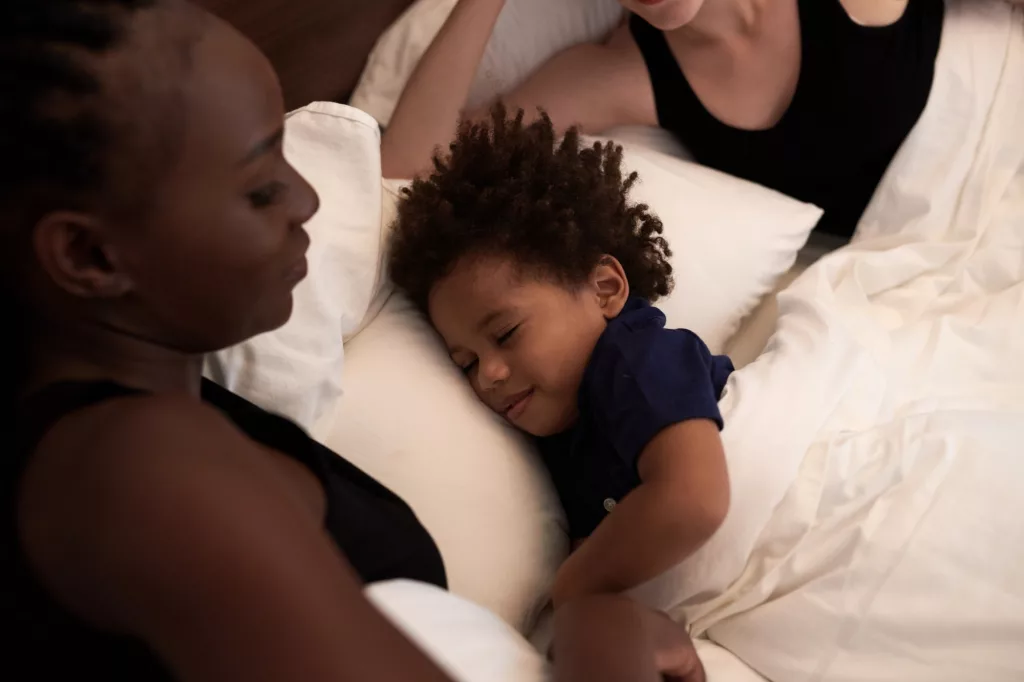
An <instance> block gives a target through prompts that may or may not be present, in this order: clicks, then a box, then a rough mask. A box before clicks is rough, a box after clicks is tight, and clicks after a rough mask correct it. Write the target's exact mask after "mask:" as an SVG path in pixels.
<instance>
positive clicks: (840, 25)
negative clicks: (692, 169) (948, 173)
mask: <svg viewBox="0 0 1024 682" xmlns="http://www.w3.org/2000/svg"><path fill="white" fill-rule="evenodd" d="M798 5H799V14H800V39H801V41H802V52H801V54H802V59H801V67H800V68H801V70H800V76H799V81H798V83H797V87H796V92H795V94H794V95H793V100H792V102H791V104H790V106H789V108H788V109H787V111H786V112H785V114H784V115H783V117H782V119H781V120H780V121H779V122H778V123H777V124H776V125H775V126H774V127H772V128H769V129H767V130H757V131H750V130H743V129H739V128H734V127H732V126H729V125H726V124H724V123H722V122H721V121H719V120H718V119H717V118H715V117H714V116H713V115H712V114H711V113H710V112H708V110H707V109H705V108H704V105H703V104H702V103H701V101H700V99H699V98H698V97H697V95H696V94H695V93H694V91H693V89H692V88H691V87H690V84H689V82H688V81H687V80H686V76H685V75H684V73H683V70H682V69H681V68H680V66H679V63H678V62H677V61H676V59H675V55H674V54H673V53H672V50H671V48H670V47H669V44H668V41H667V40H666V38H665V34H664V33H662V32H661V31H659V30H658V29H656V28H654V27H653V26H651V25H650V24H648V23H647V22H646V21H644V20H643V19H641V18H640V17H638V16H636V15H633V16H632V17H631V18H630V31H631V33H632V35H633V39H634V40H635V41H636V44H637V46H638V47H639V48H640V52H641V53H642V54H643V57H644V61H645V62H646V64H647V70H648V72H649V74H650V77H651V85H652V87H653V89H654V99H655V104H656V107H657V113H658V122H659V123H660V125H661V127H663V128H665V129H666V130H669V131H671V132H673V133H675V134H676V135H677V136H678V137H679V139H680V141H681V142H682V143H683V144H684V145H685V146H686V147H687V148H688V149H689V150H690V152H691V153H692V154H693V155H694V158H695V159H696V160H697V161H698V162H699V163H701V164H704V165H706V166H710V167H712V168H717V169H718V170H721V171H724V172H726V173H730V174H732V175H735V176H738V177H741V178H745V179H747V180H751V181H753V182H756V183H759V184H761V185H764V186H766V187H770V188H772V189H775V190H778V191H780V192H782V193H783V194H787V195H789V196H791V197H794V198H796V199H799V200H801V201H806V202H810V203H813V204H816V205H817V206H819V207H821V208H823V209H824V210H825V215H824V216H823V217H822V219H821V222H820V223H819V224H818V228H817V229H819V230H822V231H824V232H828V233H830V234H835V235H839V236H842V237H847V238H848V237H850V236H851V235H852V234H853V232H854V229H855V228H856V227H857V223H858V222H859V220H860V217H861V215H862V214H863V213H864V209H865V208H867V205H868V202H870V200H871V197H872V195H873V194H874V191H875V188H876V187H877V186H878V183H879V182H880V181H881V179H882V175H883V174H884V173H885V170H886V168H888V166H889V162H890V161H892V158H893V156H894V155H895V154H896V152H897V150H898V149H899V147H900V145H901V144H902V143H903V140H904V139H905V138H906V136H907V135H908V134H909V133H910V130H911V128H913V127H914V124H915V123H917V120H918V118H919V117H920V115H921V112H922V111H923V110H924V107H925V104H926V103H927V101H928V95H929V93H930V92H931V86H932V79H933V77H934V74H935V57H936V55H937V54H938V50H939V41H940V38H941V36H942V23H943V16H944V12H945V5H944V2H943V0H910V1H909V4H908V6H907V9H906V11H905V12H904V15H903V17H902V18H900V19H899V20H898V21H896V22H895V23H894V24H892V25H890V26H883V27H865V26H860V25H859V24H857V23H856V22H854V21H853V20H852V19H851V18H850V16H849V15H848V14H847V13H846V10H845V9H843V7H842V5H841V4H840V2H839V0H798Z"/></svg>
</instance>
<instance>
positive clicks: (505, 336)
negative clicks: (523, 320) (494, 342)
mask: <svg viewBox="0 0 1024 682" xmlns="http://www.w3.org/2000/svg"><path fill="white" fill-rule="evenodd" d="M517 329H519V325H516V326H514V327H512V328H511V329H509V330H508V331H507V332H505V333H504V334H502V335H501V336H499V337H498V345H499V346H504V345H505V344H506V343H508V340H509V339H511V338H512V335H513V334H515V333H516V330H517Z"/></svg>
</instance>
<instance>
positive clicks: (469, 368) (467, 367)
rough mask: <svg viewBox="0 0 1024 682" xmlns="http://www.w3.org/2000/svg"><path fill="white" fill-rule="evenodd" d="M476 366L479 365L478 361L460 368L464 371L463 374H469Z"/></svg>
mask: <svg viewBox="0 0 1024 682" xmlns="http://www.w3.org/2000/svg"><path fill="white" fill-rule="evenodd" d="M476 364H477V361H476V360H474V361H473V362H471V363H469V364H468V365H462V366H460V367H459V369H461V370H462V373H463V374H469V373H470V372H472V371H473V369H474V368H476Z"/></svg>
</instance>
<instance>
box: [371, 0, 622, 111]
mask: <svg viewBox="0 0 1024 682" xmlns="http://www.w3.org/2000/svg"><path fill="white" fill-rule="evenodd" d="M455 4H456V0H419V1H418V2H416V3H415V4H414V5H413V6H412V7H410V8H409V9H408V10H407V11H406V12H405V14H403V15H402V16H401V17H400V18H399V19H398V21H397V22H395V23H394V24H393V25H392V27H391V28H390V29H388V31H387V32H385V33H384V34H383V35H382V36H381V38H380V39H379V40H378V41H377V45H376V47H374V49H373V52H372V53H371V54H370V57H369V60H368V62H367V65H366V69H365V70H364V71H363V76H362V78H361V79H360V82H359V85H358V86H357V87H356V90H355V92H354V93H353V94H352V99H351V103H352V105H353V106H356V107H359V108H360V109H362V110H363V111H366V112H368V113H370V114H371V115H372V116H373V117H374V118H376V119H377V120H378V121H380V122H381V124H382V125H385V126H386V125H387V124H388V122H389V121H390V120H391V114H392V113H393V112H394V110H395V104H396V103H397V102H398V98H399V96H400V95H401V94H402V90H403V89H404V88H405V83H406V82H407V81H408V80H409V76H410V75H411V74H412V71H413V69H414V68H415V67H416V64H417V63H418V62H419V60H420V57H422V56H423V53H424V52H425V51H426V50H427V48H428V47H429V46H430V43H431V42H432V41H433V40H434V36H436V35H437V32H438V31H439V30H440V29H441V26H442V25H443V24H444V22H445V19H447V18H448V15H449V14H450V13H451V11H452V8H453V7H454V6H455ZM621 17H622V6H621V5H620V4H619V3H618V0H558V1H557V2H552V1H551V0H508V2H507V4H506V5H505V9H504V10H502V13H501V16H500V17H499V18H498V22H497V24H496V25H495V28H494V33H493V34H492V36H491V40H490V42H489V43H488V45H487V50H486V52H485V54H484V57H483V60H482V61H481V63H480V68H479V70H478V71H477V75H476V80H475V82H474V83H473V87H472V89H471V90H470V95H469V99H468V101H467V106H468V107H469V108H476V107H480V106H484V105H486V104H487V103H488V102H490V101H491V100H492V99H494V98H495V97H497V96H498V95H500V94H502V93H505V92H508V91H509V90H511V89H513V88H515V87H516V86H517V85H519V84H520V83H522V82H523V81H524V80H525V79H526V77H527V76H529V75H530V74H531V73H532V72H533V71H534V70H535V69H536V68H537V67H539V66H540V65H542V64H543V63H544V62H546V61H547V60H548V59H550V58H551V57H553V56H554V55H555V54H557V53H558V52H561V51H562V50H564V49H566V48H568V47H571V46H573V45H577V44H580V43H585V42H592V41H596V40H601V39H602V38H604V37H605V36H606V35H608V33H609V32H610V31H611V30H612V29H613V28H614V27H615V25H616V24H617V23H618V21H619V19H620V18H621Z"/></svg>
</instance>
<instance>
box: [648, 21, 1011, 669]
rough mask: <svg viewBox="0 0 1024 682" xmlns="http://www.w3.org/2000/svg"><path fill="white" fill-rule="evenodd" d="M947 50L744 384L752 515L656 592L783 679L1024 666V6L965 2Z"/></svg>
mask: <svg viewBox="0 0 1024 682" xmlns="http://www.w3.org/2000/svg"><path fill="white" fill-rule="evenodd" d="M940 61H941V64H942V68H941V69H940V71H939V74H938V75H937V79H936V83H935V89H934V92H933V95H932V101H931V102H930V104H929V107H928V109H927V111H926V113H925V115H924V116H923V118H922V121H921V122H920V124H919V125H918V127H917V128H916V129H915V131H914V133H913V135H912V136H911V138H910V139H909V140H908V141H907V144H906V145H905V146H904V148H903V149H902V150H901V152H900V154H899V156H898V157H897V159H896V161H895V162H894V164H893V166H892V168H891V169H890V171H889V173H888V175H887V176H886V178H885V180H884V181H883V184H882V186H881V188H880V190H879V192H878V194H877V195H876V198H875V200H874V202H873V204H872V206H871V207H870V209H869V211H868V213H867V214H866V215H865V218H864V221H863V223H862V225H861V229H860V231H859V234H858V238H857V240H856V241H855V243H854V244H852V245H851V246H849V247H847V248H844V249H842V250H840V251H837V252H835V253H834V254H832V255H830V256H827V257H825V258H824V259H823V260H821V261H820V262H819V263H817V264H816V265H815V266H813V267H811V268H810V269H809V270H808V271H807V272H805V273H804V275H803V276H801V277H800V278H799V279H798V280H797V281H796V282H795V283H794V284H793V285H792V286H791V287H790V288H789V289H788V290H787V291H786V292H784V293H783V294H781V295H780V296H779V308H780V319H779V324H778V329H777V332H776V334H775V336H774V337H773V339H772V341H771V342H770V343H769V347H768V349H767V350H766V352H765V354H763V355H762V356H761V358H759V359H758V360H757V361H756V362H755V363H753V364H752V365H750V366H748V367H747V368H745V369H744V370H742V371H740V372H737V373H736V374H735V375H734V377H733V378H732V380H731V382H730V384H729V387H728V390H727V394H726V396H725V397H724V399H723V403H722V408H723V411H724V416H725V419H726V423H727V427H726V431H725V432H724V435H723V437H724V440H725V445H726V450H727V453H728V457H729V461H730V468H731V471H732V473H733V490H734V509H738V510H740V513H737V514H733V513H730V516H729V518H728V519H727V521H726V525H725V526H724V527H723V529H722V531H721V532H720V533H719V534H718V536H716V538H714V539H713V540H712V542H711V543H709V545H708V546H707V547H705V548H704V549H703V550H702V551H701V552H699V553H698V554H697V555H696V556H694V557H693V558H692V559H691V560H689V561H687V562H686V563H684V564H683V565H682V566H681V567H680V568H679V569H678V570H677V571H673V572H671V573H670V574H668V575H666V576H663V577H662V578H660V579H658V580H657V581H654V582H652V583H651V584H650V585H648V586H645V587H644V588H643V589H641V590H640V591H639V592H638V595H639V596H640V598H642V599H644V600H645V601H649V602H652V603H654V604H655V605H657V606H661V607H667V608H669V609H671V610H672V611H673V613H675V614H676V615H677V616H678V617H680V618H685V619H686V620H687V621H688V622H691V623H692V624H693V629H694V631H695V632H696V633H705V634H707V635H708V636H709V637H711V639H713V640H714V641H716V642H718V643H719V644H721V645H723V646H725V647H726V648H728V649H729V650H731V651H732V652H733V653H735V654H736V655H738V656H739V657H740V658H741V659H743V660H744V661H745V662H746V663H747V664H748V665H750V666H751V667H752V668H754V669H755V670H757V671H758V672H759V673H760V674H762V675H764V676H766V677H768V678H769V679H772V680H774V681H775V682H789V681H796V680H799V681H801V682H802V681H807V680H830V681H842V682H845V681H849V682H854V681H858V682H859V681H862V680H872V681H880V680H893V682H897V681H898V682H914V681H916V680H921V681H922V682H924V681H925V680H927V681H928V682H937V681H941V680H950V681H951V682H952V681H957V682H962V681H963V680H972V681H973V680H984V681H985V682H998V681H1002V680H1006V681H1007V682H1008V681H1009V680H1021V679H1024V11H1022V10H1021V9H1016V10H1011V9H1010V8H1009V7H1008V6H1007V5H1005V4H1001V3H979V2H961V3H955V4H954V5H953V6H952V7H951V8H950V20H949V22H947V31H946V35H945V36H944V39H943V47H942V54H941V56H940ZM758 519H764V523H757V522H756V521H757V520H758Z"/></svg>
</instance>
